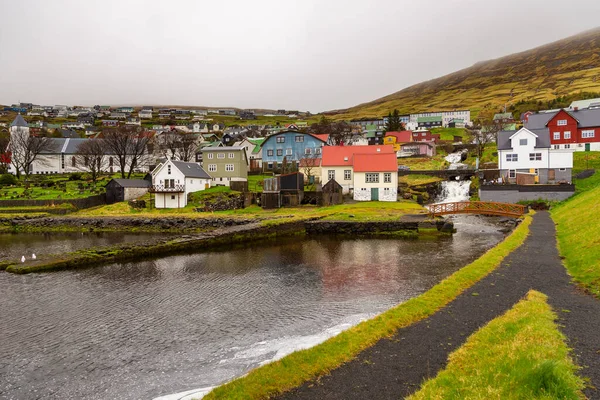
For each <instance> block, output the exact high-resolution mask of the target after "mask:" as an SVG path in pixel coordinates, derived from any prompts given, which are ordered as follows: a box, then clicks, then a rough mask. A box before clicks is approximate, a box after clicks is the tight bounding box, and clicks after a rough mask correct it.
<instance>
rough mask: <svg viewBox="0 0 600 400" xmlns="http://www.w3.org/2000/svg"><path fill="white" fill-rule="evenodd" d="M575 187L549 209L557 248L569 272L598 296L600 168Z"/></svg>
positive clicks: (580, 180) (599, 282) (599, 268)
mask: <svg viewBox="0 0 600 400" xmlns="http://www.w3.org/2000/svg"><path fill="white" fill-rule="evenodd" d="M575 187H576V189H577V193H576V194H575V195H574V196H573V197H571V198H570V199H568V200H566V201H563V202H561V203H559V204H558V205H557V206H555V207H553V208H552V211H551V214H552V219H554V223H555V224H556V231H557V238H558V248H559V251H560V254H561V255H562V256H563V257H564V258H565V260H564V263H565V266H566V268H567V271H568V272H569V274H570V275H571V276H572V277H573V278H574V279H575V281H577V282H579V283H580V284H581V285H582V286H583V287H585V288H586V289H587V290H589V291H590V292H591V293H593V294H594V295H595V296H597V297H598V298H600V219H598V216H600V203H599V202H598V199H599V198H600V171H597V172H596V173H595V174H594V175H593V176H591V177H589V178H586V179H578V180H576V182H575Z"/></svg>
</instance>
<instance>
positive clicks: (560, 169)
mask: <svg viewBox="0 0 600 400" xmlns="http://www.w3.org/2000/svg"><path fill="white" fill-rule="evenodd" d="M558 170H559V171H563V172H564V171H566V170H567V169H566V168H559V169H558Z"/></svg>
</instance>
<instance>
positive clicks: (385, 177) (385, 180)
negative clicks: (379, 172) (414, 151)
mask: <svg viewBox="0 0 600 400" xmlns="http://www.w3.org/2000/svg"><path fill="white" fill-rule="evenodd" d="M383 183H392V174H391V173H390V172H386V173H384V174H383Z"/></svg>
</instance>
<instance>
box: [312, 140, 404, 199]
mask: <svg viewBox="0 0 600 400" xmlns="http://www.w3.org/2000/svg"><path fill="white" fill-rule="evenodd" d="M322 152H323V154H322V161H321V182H322V183H323V184H326V183H327V182H329V181H330V180H332V179H334V180H335V181H336V182H337V183H339V184H340V185H341V186H342V190H343V193H352V194H353V197H354V200H358V201H369V200H380V201H396V200H397V198H398V162H397V160H396V154H395V152H394V148H393V147H392V146H324V147H323V148H322Z"/></svg>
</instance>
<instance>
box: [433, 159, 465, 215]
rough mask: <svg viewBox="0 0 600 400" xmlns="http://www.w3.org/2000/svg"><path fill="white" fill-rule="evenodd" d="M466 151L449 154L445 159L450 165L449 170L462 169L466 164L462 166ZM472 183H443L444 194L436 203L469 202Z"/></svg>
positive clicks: (442, 193)
mask: <svg viewBox="0 0 600 400" xmlns="http://www.w3.org/2000/svg"><path fill="white" fill-rule="evenodd" d="M463 153H465V152H464V151H458V152H456V153H451V154H448V155H447V156H446V157H445V158H444V159H445V160H446V161H448V162H449V163H450V166H449V167H448V169H462V168H465V167H466V165H465V164H461V161H462V157H463ZM470 187H471V181H468V180H467V181H446V182H442V192H441V193H440V195H439V196H438V198H437V199H436V203H451V202H455V201H467V200H469V197H470V196H469V188H470Z"/></svg>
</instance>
